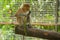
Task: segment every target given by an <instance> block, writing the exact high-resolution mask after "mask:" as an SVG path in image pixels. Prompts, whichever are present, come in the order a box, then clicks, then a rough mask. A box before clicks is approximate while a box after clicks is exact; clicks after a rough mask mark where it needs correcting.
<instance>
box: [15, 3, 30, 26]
mask: <svg viewBox="0 0 60 40" xmlns="http://www.w3.org/2000/svg"><path fill="white" fill-rule="evenodd" d="M29 10H30V5H29V4H24V5H23V7H22V8H19V9H18V11H17V12H16V14H15V17H16V18H17V22H18V25H19V26H21V25H25V24H26V23H27V17H25V16H19V15H20V13H22V14H26V12H27V11H29Z"/></svg>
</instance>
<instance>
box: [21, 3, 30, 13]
mask: <svg viewBox="0 0 60 40" xmlns="http://www.w3.org/2000/svg"><path fill="white" fill-rule="evenodd" d="M22 9H23V11H25V12H26V11H29V10H30V5H29V4H27V3H26V4H23V6H22Z"/></svg>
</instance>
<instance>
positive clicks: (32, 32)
mask: <svg viewBox="0 0 60 40" xmlns="http://www.w3.org/2000/svg"><path fill="white" fill-rule="evenodd" d="M25 33H26V34H27V35H25ZM15 34H20V35H25V36H30V37H38V38H43V39H50V40H60V33H58V32H53V31H47V30H42V29H36V28H27V31H26V32H24V28H21V27H19V26H16V27H15Z"/></svg>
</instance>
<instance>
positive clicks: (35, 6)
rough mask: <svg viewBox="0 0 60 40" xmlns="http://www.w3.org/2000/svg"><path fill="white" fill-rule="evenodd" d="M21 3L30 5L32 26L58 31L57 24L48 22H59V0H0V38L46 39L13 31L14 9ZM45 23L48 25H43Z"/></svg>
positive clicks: (21, 39)
mask: <svg viewBox="0 0 60 40" xmlns="http://www.w3.org/2000/svg"><path fill="white" fill-rule="evenodd" d="M22 3H29V4H30V6H31V15H30V17H31V19H30V21H31V23H32V24H33V23H41V24H42V25H43V26H41V25H40V24H39V25H38V24H36V25H34V26H33V28H37V29H43V30H52V31H57V32H60V27H59V26H54V25H53V26H51V25H49V24H60V0H0V40H47V39H42V38H34V37H26V36H25V37H24V39H23V35H18V34H15V33H14V26H15V25H14V24H11V23H15V22H16V17H14V15H15V13H16V11H17V10H18V9H19V7H20V6H21V4H22ZM44 24H47V25H48V26H45V25H44Z"/></svg>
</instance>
